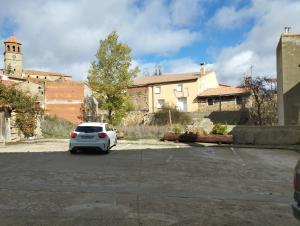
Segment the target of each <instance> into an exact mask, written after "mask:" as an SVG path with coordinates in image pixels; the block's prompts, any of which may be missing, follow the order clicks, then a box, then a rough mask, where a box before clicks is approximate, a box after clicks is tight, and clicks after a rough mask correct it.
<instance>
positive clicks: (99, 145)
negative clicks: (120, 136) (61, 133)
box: [69, 122, 117, 154]
mask: <svg viewBox="0 0 300 226" xmlns="http://www.w3.org/2000/svg"><path fill="white" fill-rule="evenodd" d="M70 136H71V138H70V143H69V151H70V153H71V154H75V153H76V152H77V151H78V150H85V149H95V150H99V151H103V152H105V153H108V152H109V150H110V149H111V147H113V146H115V145H117V134H116V131H115V130H114V129H113V128H112V127H111V126H109V124H107V123H99V122H87V123H81V124H79V125H78V126H77V127H76V129H75V130H74V131H73V132H71V135H70Z"/></svg>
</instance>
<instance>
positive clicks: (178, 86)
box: [176, 84, 183, 92]
mask: <svg viewBox="0 0 300 226" xmlns="http://www.w3.org/2000/svg"><path fill="white" fill-rule="evenodd" d="M176 91H177V92H183V85H182V84H177V86H176Z"/></svg>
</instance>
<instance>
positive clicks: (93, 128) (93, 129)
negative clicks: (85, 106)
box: [75, 126, 103, 133]
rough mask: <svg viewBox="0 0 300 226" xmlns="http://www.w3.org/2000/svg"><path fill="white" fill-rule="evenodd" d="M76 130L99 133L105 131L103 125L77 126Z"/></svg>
mask: <svg viewBox="0 0 300 226" xmlns="http://www.w3.org/2000/svg"><path fill="white" fill-rule="evenodd" d="M75 131H76V132H81V133H99V132H102V131H103V128H102V127H101V126H77V128H76V129H75Z"/></svg>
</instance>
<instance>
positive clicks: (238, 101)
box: [235, 96, 244, 105]
mask: <svg viewBox="0 0 300 226" xmlns="http://www.w3.org/2000/svg"><path fill="white" fill-rule="evenodd" d="M235 103H236V104H238V105H242V104H243V103H244V100H243V96H237V97H236V98H235Z"/></svg>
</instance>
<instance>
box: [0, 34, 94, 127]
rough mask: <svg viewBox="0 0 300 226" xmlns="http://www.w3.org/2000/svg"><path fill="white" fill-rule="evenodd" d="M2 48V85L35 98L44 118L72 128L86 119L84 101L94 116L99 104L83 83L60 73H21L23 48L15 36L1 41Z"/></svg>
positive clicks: (30, 71) (28, 70) (0, 75)
mask: <svg viewBox="0 0 300 226" xmlns="http://www.w3.org/2000/svg"><path fill="white" fill-rule="evenodd" d="M4 46H5V50H4V69H1V70H0V80H1V82H2V83H6V84H10V85H14V86H16V87H18V88H19V89H22V90H23V91H27V92H29V93H31V94H32V95H34V96H37V101H38V102H39V103H40V105H41V107H42V108H43V109H44V110H45V113H46V114H48V115H51V116H57V117H60V118H64V119H66V120H68V121H70V122H72V123H75V124H78V123H80V122H82V121H83V120H84V119H85V118H86V115H85V114H86V112H87V111H89V110H87V108H86V106H85V103H86V100H87V99H89V100H91V101H92V102H93V106H94V107H95V108H96V109H94V110H93V111H92V112H93V114H97V107H98V103H97V101H96V100H95V99H94V98H92V92H91V90H90V89H89V87H88V86H87V85H86V84H85V83H84V82H80V81H74V80H72V77H71V76H70V75H67V74H64V73H61V72H51V71H40V70H32V69H24V68H23V52H22V48H21V47H22V44H21V43H20V42H19V41H18V40H17V39H16V37H14V36H12V37H10V38H8V39H7V40H6V41H4Z"/></svg>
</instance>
